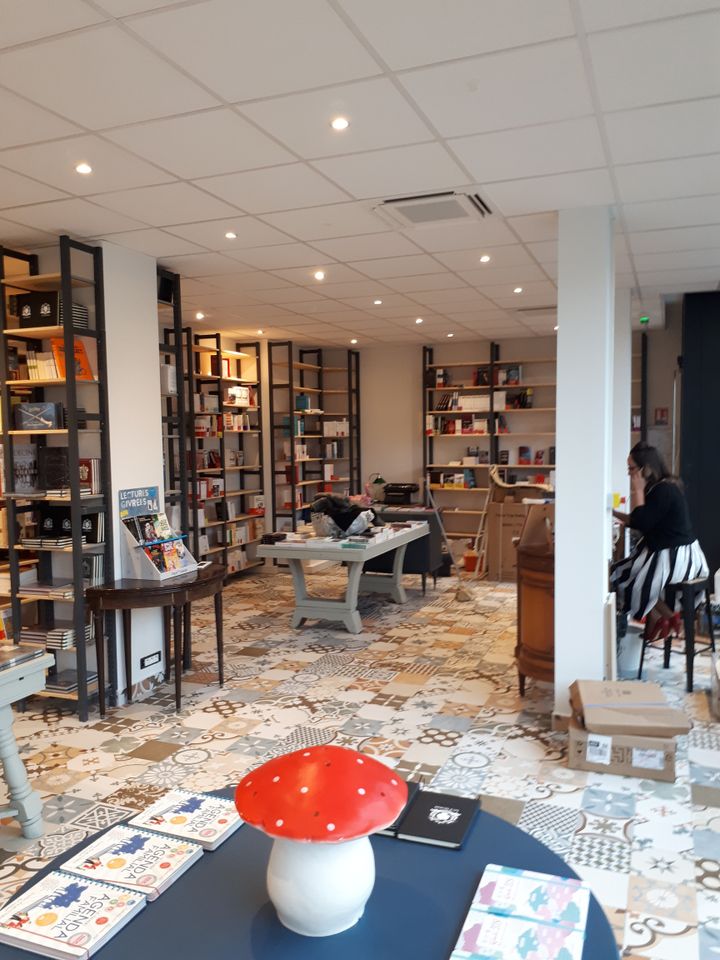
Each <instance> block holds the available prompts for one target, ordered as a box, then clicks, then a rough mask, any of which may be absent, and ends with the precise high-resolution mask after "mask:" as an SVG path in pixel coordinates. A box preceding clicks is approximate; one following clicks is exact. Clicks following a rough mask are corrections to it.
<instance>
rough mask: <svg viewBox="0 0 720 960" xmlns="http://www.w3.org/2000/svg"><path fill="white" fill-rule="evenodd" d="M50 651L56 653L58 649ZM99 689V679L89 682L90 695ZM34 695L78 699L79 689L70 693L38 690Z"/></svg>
mask: <svg viewBox="0 0 720 960" xmlns="http://www.w3.org/2000/svg"><path fill="white" fill-rule="evenodd" d="M49 652H50V653H55V652H56V651H55V650H50V651H49ZM60 652H61V653H62V652H63V651H60ZM97 690H98V683H97V680H93V681H92V682H91V683H89V684H88V685H87V693H88V696H90V695H91V694H93V693H97ZM33 696H35V697H45V698H46V699H48V700H77V699H78V691H77V690H73V691H72V692H70V693H62V692H61V691H59V690H38V692H37V693H35V694H33Z"/></svg>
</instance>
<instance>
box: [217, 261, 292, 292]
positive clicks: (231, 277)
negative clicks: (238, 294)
mask: <svg viewBox="0 0 720 960" xmlns="http://www.w3.org/2000/svg"><path fill="white" fill-rule="evenodd" d="M231 270H233V272H232V273H227V274H226V275H225V276H218V277H214V278H213V284H214V285H215V286H216V287H219V288H220V289H221V290H244V291H248V292H250V293H252V295H253V296H255V291H259V290H279V289H281V288H282V289H285V288H288V289H293V285H292V284H291V283H290V282H289V281H287V280H283V279H282V277H276V276H275V275H274V274H272V273H264V272H263V271H262V270H248V268H247V267H245V266H240V264H238V263H233V264H232V265H231ZM258 299H259V298H258Z"/></svg>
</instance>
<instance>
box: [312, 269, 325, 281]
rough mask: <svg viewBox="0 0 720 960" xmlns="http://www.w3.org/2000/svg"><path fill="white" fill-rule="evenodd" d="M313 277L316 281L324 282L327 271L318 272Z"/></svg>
mask: <svg viewBox="0 0 720 960" xmlns="http://www.w3.org/2000/svg"><path fill="white" fill-rule="evenodd" d="M313 276H314V277H315V279H316V280H324V279H325V271H324V270H316V271H315V273H314V274H313Z"/></svg>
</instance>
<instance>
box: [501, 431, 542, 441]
mask: <svg viewBox="0 0 720 960" xmlns="http://www.w3.org/2000/svg"><path fill="white" fill-rule="evenodd" d="M495 436H496V437H497V438H498V439H499V440H503V439H505V438H507V437H554V436H555V431H554V430H551V431H545V432H542V431H541V432H540V433H533V432H532V431H530V430H528V431H524V430H513V431H512V433H496V434H495Z"/></svg>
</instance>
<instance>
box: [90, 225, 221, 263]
mask: <svg viewBox="0 0 720 960" xmlns="http://www.w3.org/2000/svg"><path fill="white" fill-rule="evenodd" d="M105 239H106V240H109V241H110V242H111V243H116V244H117V245H118V246H119V247H127V248H128V249H130V250H137V251H138V252H139V253H146V254H147V255H148V256H149V257H174V256H179V255H181V254H185V253H203V249H202V247H198V246H196V245H195V244H194V243H188V242H187V240H181V239H180V237H173V236H171V235H170V234H169V233H165V232H164V231H163V230H154V229H150V230H129V231H128V232H127V233H116V234H110V235H108V236H106V237H105Z"/></svg>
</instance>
